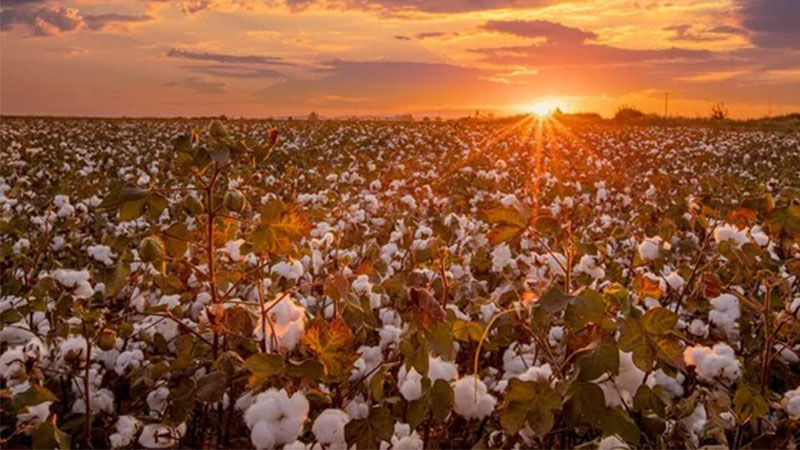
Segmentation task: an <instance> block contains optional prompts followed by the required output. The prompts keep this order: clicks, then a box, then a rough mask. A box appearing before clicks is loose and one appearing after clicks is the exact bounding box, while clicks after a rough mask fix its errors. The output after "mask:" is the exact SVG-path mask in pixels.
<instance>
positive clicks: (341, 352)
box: [302, 317, 358, 377]
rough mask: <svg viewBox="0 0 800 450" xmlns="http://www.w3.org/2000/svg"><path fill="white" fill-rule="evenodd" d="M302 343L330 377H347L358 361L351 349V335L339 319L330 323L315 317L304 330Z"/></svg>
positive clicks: (345, 324) (343, 322)
mask: <svg viewBox="0 0 800 450" xmlns="http://www.w3.org/2000/svg"><path fill="white" fill-rule="evenodd" d="M302 342H303V344H304V345H305V346H306V348H308V349H309V350H310V351H311V352H312V353H313V354H314V355H315V356H316V357H317V359H318V360H319V362H321V363H322V365H323V367H324V368H325V373H326V374H328V375H330V376H332V377H340V376H345V375H349V374H350V370H351V369H352V368H353V363H354V362H355V361H356V359H358V354H357V353H356V352H354V351H353V350H352V348H351V347H352V343H353V333H352V332H351V331H350V328H349V327H348V326H347V323H345V321H344V320H343V319H342V318H341V317H339V318H336V319H334V320H332V321H330V322H327V321H326V320H325V319H323V318H321V317H317V318H316V319H314V320H313V321H312V322H311V325H310V326H309V327H308V329H307V330H306V332H305V334H304V335H303V338H302Z"/></svg>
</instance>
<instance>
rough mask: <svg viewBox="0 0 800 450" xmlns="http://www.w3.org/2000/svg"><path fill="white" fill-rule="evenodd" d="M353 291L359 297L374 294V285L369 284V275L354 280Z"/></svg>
mask: <svg viewBox="0 0 800 450" xmlns="http://www.w3.org/2000/svg"><path fill="white" fill-rule="evenodd" d="M353 290H354V291H355V292H356V294H358V295H367V294H368V293H370V292H372V283H370V282H369V277H368V276H367V275H359V276H358V277H356V279H355V280H353Z"/></svg>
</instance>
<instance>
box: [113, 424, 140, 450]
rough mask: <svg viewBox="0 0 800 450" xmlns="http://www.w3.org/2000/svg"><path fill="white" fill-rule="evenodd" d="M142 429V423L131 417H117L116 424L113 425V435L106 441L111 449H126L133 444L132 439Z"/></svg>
mask: <svg viewBox="0 0 800 450" xmlns="http://www.w3.org/2000/svg"><path fill="white" fill-rule="evenodd" d="M141 429H142V423H141V422H139V421H138V420H136V418H135V417H133V416H119V417H118V418H117V423H116V424H115V425H114V433H113V434H112V435H111V436H109V437H108V441H109V443H110V444H111V447H112V448H122V447H127V446H129V445H130V444H131V442H133V438H135V437H136V434H137V433H138V432H139V430H141Z"/></svg>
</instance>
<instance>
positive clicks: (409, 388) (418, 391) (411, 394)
mask: <svg viewBox="0 0 800 450" xmlns="http://www.w3.org/2000/svg"><path fill="white" fill-rule="evenodd" d="M397 385H398V386H399V388H400V395H402V396H403V398H404V399H406V400H407V401H414V400H417V399H419V398H420V397H422V375H420V373H419V372H417V369H415V368H413V367H412V368H411V370H410V371H406V368H405V365H404V366H402V367H400V371H399V372H398V374H397Z"/></svg>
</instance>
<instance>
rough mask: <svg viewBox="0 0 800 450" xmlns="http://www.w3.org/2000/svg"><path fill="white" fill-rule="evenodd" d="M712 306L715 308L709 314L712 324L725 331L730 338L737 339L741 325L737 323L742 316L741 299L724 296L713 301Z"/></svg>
mask: <svg viewBox="0 0 800 450" xmlns="http://www.w3.org/2000/svg"><path fill="white" fill-rule="evenodd" d="M711 306H713V307H714V309H712V310H711V312H709V313H708V318H709V320H711V323H713V324H714V325H716V326H717V327H719V328H720V329H721V330H723V331H724V332H725V334H727V335H728V337H729V338H731V339H734V338H737V335H738V327H739V325H738V324H737V323H736V321H737V320H739V316H740V315H741V311H740V309H739V299H738V298H736V296H734V295H731V294H722V295H720V296H719V297H717V298H714V299H712V300H711Z"/></svg>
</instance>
